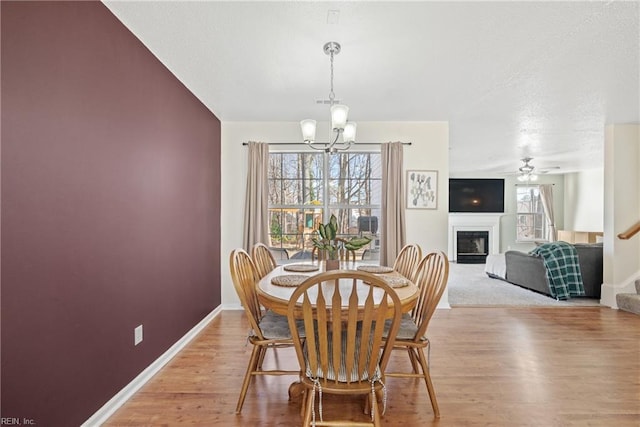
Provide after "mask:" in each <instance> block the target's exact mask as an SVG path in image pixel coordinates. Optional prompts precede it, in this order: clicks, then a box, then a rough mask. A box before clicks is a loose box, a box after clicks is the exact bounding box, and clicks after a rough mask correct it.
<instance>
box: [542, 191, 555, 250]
mask: <svg viewBox="0 0 640 427" xmlns="http://www.w3.org/2000/svg"><path fill="white" fill-rule="evenodd" d="M540 199H541V200H542V209H543V210H544V216H545V218H546V220H547V239H548V240H549V241H550V242H555V241H556V220H555V215H554V213H553V185H551V184H543V185H540Z"/></svg>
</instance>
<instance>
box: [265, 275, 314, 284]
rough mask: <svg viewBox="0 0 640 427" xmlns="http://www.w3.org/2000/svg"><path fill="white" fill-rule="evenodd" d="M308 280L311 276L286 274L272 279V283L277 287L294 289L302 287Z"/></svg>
mask: <svg viewBox="0 0 640 427" xmlns="http://www.w3.org/2000/svg"><path fill="white" fill-rule="evenodd" d="M308 278H309V276H305V275H302V274H285V275H282V276H276V277H272V278H271V283H272V284H274V285H277V286H287V287H293V286H298V285H300V284H301V283H302V282H304V281H305V280H307V279H308Z"/></svg>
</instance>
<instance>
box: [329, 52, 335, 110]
mask: <svg viewBox="0 0 640 427" xmlns="http://www.w3.org/2000/svg"><path fill="white" fill-rule="evenodd" d="M330 55H331V91H330V92H329V105H333V104H334V103H335V101H334V99H335V97H336V95H335V93H334V92H333V50H332V51H331V54H330Z"/></svg>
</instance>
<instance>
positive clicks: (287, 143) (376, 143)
mask: <svg viewBox="0 0 640 427" xmlns="http://www.w3.org/2000/svg"><path fill="white" fill-rule="evenodd" d="M267 144H268V145H305V146H306V145H309V144H307V143H305V142H268V143H267ZM316 144H318V145H320V144H321V145H325V146H326V145H329V143H328V142H317V143H316ZM382 144H385V143H384V142H354V143H353V145H352V146H351V148H353V147H355V146H358V145H382ZM242 145H249V143H248V142H243V143H242ZM402 145H411V142H403V143H402Z"/></svg>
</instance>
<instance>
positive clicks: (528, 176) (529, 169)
mask: <svg viewBox="0 0 640 427" xmlns="http://www.w3.org/2000/svg"><path fill="white" fill-rule="evenodd" d="M520 160H521V161H522V163H523V164H522V166H520V167H519V168H518V172H517V176H518V177H517V179H518V181H524V182H530V181H537V180H538V174H541V173H547V172H549V169H559V166H554V167H551V168H547V169H542V170H540V169H539V170H538V171H537V172H535V173H534V170H535V169H536V168H535V166H533V165H532V164H531V163H529V162H531V161H532V160H533V158H532V157H524V158H522V159H520Z"/></svg>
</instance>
